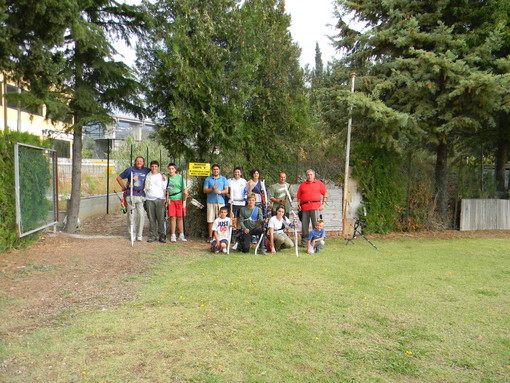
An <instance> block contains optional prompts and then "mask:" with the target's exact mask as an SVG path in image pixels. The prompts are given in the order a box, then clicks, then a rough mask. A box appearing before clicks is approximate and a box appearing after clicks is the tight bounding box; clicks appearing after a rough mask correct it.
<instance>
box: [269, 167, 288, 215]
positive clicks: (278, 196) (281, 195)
mask: <svg viewBox="0 0 510 383" xmlns="http://www.w3.org/2000/svg"><path fill="white" fill-rule="evenodd" d="M286 180H287V175H286V174H285V172H280V175H279V182H278V183H277V184H274V185H271V187H270V188H269V200H270V201H271V202H272V203H273V208H272V209H271V210H272V213H273V214H272V216H273V217H275V216H276V211H277V210H278V208H279V207H280V206H283V207H284V208H285V211H286V213H285V216H286V217H287V218H288V217H289V212H290V211H291V210H292V209H291V207H290V201H289V198H288V197H287V192H286V190H288V191H289V194H290V195H291V197H292V198H294V196H293V195H292V192H291V190H290V184H289V183H287V182H286Z"/></svg>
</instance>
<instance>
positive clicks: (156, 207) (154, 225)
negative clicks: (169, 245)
mask: <svg viewBox="0 0 510 383" xmlns="http://www.w3.org/2000/svg"><path fill="white" fill-rule="evenodd" d="M150 169H151V171H150V173H148V174H147V176H146V177H145V187H144V190H145V201H146V207H147V215H148V216H149V222H150V231H149V239H147V242H154V241H155V240H156V239H158V240H159V242H163V243H164V242H166V227H165V199H166V182H167V180H166V177H165V175H164V174H163V173H160V171H159V162H158V161H152V162H151V164H150Z"/></svg>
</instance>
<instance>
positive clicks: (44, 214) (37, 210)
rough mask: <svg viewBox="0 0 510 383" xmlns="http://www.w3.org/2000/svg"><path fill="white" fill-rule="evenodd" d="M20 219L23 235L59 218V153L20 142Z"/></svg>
mask: <svg viewBox="0 0 510 383" xmlns="http://www.w3.org/2000/svg"><path fill="white" fill-rule="evenodd" d="M16 147H17V153H18V156H17V169H16V170H17V174H16V177H17V180H18V188H17V193H18V194H17V198H16V201H17V202H16V203H17V205H18V206H17V207H18V209H17V221H18V232H19V235H20V236H24V235H27V234H30V233H32V232H34V231H37V230H40V229H43V228H45V227H48V226H50V225H52V224H55V223H56V221H57V198H56V153H55V151H53V150H49V149H44V148H38V147H34V146H26V145H23V144H17V146H16Z"/></svg>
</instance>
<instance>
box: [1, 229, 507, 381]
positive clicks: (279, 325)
mask: <svg viewBox="0 0 510 383" xmlns="http://www.w3.org/2000/svg"><path fill="white" fill-rule="evenodd" d="M374 242H375V243H376V245H377V246H378V247H379V248H380V249H381V251H376V250H374V249H373V248H372V247H371V246H370V245H369V244H368V243H366V242H365V241H363V240H362V239H358V240H357V241H356V244H355V245H349V246H346V245H345V243H344V242H343V241H342V240H340V239H328V240H327V245H326V248H325V249H324V251H323V252H321V253H319V254H315V255H307V254H305V253H304V251H303V249H301V250H302V251H301V256H300V257H299V258H296V257H295V256H294V251H293V250H286V251H284V252H282V253H280V254H276V255H267V256H254V255H253V254H250V255H247V254H241V253H234V254H232V255H230V256H226V255H220V254H218V255H214V254H210V253H207V252H206V251H196V250H193V251H192V252H190V250H189V248H186V245H183V244H180V245H179V246H180V247H178V246H172V247H170V246H162V247H160V248H159V250H158V253H156V254H155V255H154V254H152V255H151V258H153V257H154V256H155V258H154V259H155V261H154V266H153V267H152V268H151V271H150V272H149V273H148V274H147V275H145V276H143V277H140V278H143V281H142V283H141V285H140V291H139V296H138V299H137V300H136V301H133V302H131V303H129V304H124V305H122V306H120V307H116V308H111V309H108V310H106V311H101V310H99V309H97V310H93V311H90V310H89V311H86V312H84V313H82V314H81V315H79V316H77V317H76V316H70V318H72V320H71V319H69V318H65V317H64V318H62V322H61V326H51V327H45V328H41V329H38V330H37V331H34V332H32V333H29V334H27V335H26V336H25V337H22V338H19V339H10V340H9V343H6V342H3V341H2V343H0V347H1V348H0V360H2V361H5V360H13V359H15V360H16V361H17V362H18V363H20V364H22V365H25V366H30V368H29V369H28V370H27V371H26V372H25V373H24V374H23V376H19V377H17V376H15V375H13V376H9V377H7V381H10V382H18V381H19V382H22V381H23V382H35V381H40V382H75V381H77V382H509V381H510V315H509V314H510V299H509V291H510V240H508V239H501V238H499V239H487V238H483V239H481V238H479V239H475V238H470V239H450V240H434V239H385V240H375V241H374ZM169 248H171V249H174V252H173V253H172V254H168V249H169Z"/></svg>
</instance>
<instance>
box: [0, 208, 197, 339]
mask: <svg viewBox="0 0 510 383" xmlns="http://www.w3.org/2000/svg"><path fill="white" fill-rule="evenodd" d="M126 227H127V224H126V217H125V215H122V214H121V213H119V214H113V215H108V216H100V217H95V218H92V219H89V220H87V221H86V222H84V223H83V225H82V226H81V228H80V230H79V231H78V233H77V236H71V235H68V234H66V233H56V234H53V233H51V232H46V233H44V234H43V235H42V236H41V238H40V240H39V241H38V242H37V243H36V244H34V245H32V246H30V247H29V248H28V249H26V250H18V251H12V252H8V253H4V254H0V302H1V304H0V307H1V309H0V320H1V321H2V322H3V326H2V329H1V330H0V336H3V337H5V336H10V337H16V336H22V334H23V333H26V332H27V331H30V330H32V329H35V328H37V327H41V326H48V325H58V324H59V323H61V322H62V321H61V316H62V314H65V315H66V316H67V317H68V316H69V315H71V316H72V315H77V314H79V312H82V311H83V310H87V309H90V308H103V309H107V308H108V307H112V306H117V305H119V304H121V303H123V302H128V301H131V300H133V299H134V298H135V296H136V283H137V282H136V280H135V279H134V278H133V276H136V275H141V274H143V273H145V272H146V270H147V267H148V263H149V262H151V260H150V259H148V258H147V257H145V256H143V255H144V254H149V253H151V252H152V251H153V250H155V249H156V248H158V247H164V246H167V247H168V249H169V250H170V249H172V248H173V249H177V248H179V250H183V252H182V253H184V254H185V252H186V250H188V251H189V250H191V249H201V248H204V249H206V248H207V245H206V243H205V242H203V241H192V240H190V241H189V242H188V243H186V246H184V243H182V242H181V243H178V244H170V243H166V244H162V243H159V242H154V243H147V242H146V241H141V242H136V244H135V246H134V247H131V243H130V240H129V236H128V235H127V228H126ZM179 253H181V251H179Z"/></svg>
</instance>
